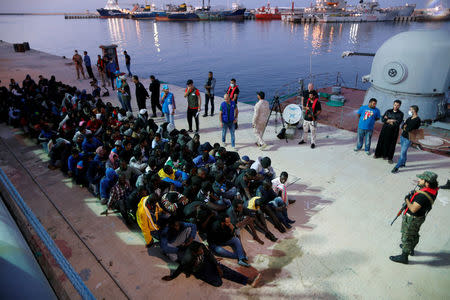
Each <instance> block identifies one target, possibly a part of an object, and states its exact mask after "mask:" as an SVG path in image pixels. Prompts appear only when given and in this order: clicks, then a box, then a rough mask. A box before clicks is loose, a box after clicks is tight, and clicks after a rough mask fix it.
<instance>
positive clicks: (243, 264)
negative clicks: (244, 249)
mask: <svg viewBox="0 0 450 300" xmlns="http://www.w3.org/2000/svg"><path fill="white" fill-rule="evenodd" d="M238 265H240V266H243V267H247V268H250V265H249V264H248V263H246V262H245V261H244V260H243V259H240V260H238Z"/></svg>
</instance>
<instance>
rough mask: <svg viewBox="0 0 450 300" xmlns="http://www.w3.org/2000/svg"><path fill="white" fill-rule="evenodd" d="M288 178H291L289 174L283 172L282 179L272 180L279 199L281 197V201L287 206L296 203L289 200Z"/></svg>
mask: <svg viewBox="0 0 450 300" xmlns="http://www.w3.org/2000/svg"><path fill="white" fill-rule="evenodd" d="M288 177H289V175H288V173H287V172H281V174H280V177H277V178H275V179H273V180H272V188H273V191H274V192H275V193H277V194H278V196H279V197H281V199H282V200H283V202H284V203H285V204H286V205H288V204H292V203H295V200H293V199H288V195H287V186H286V182H287V180H288Z"/></svg>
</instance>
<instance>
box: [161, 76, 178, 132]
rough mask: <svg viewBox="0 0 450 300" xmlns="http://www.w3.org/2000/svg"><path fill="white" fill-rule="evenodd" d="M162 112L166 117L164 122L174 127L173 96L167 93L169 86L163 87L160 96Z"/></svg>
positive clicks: (174, 107)
mask: <svg viewBox="0 0 450 300" xmlns="http://www.w3.org/2000/svg"><path fill="white" fill-rule="evenodd" d="M161 102H162V111H163V114H164V116H166V122H168V123H170V124H172V125H173V126H174V127H175V120H174V116H175V109H176V106H175V96H174V95H173V94H172V93H171V92H169V86H168V85H167V84H165V85H163V92H162V94H161Z"/></svg>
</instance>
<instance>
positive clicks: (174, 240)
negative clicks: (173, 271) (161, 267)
mask: <svg viewBox="0 0 450 300" xmlns="http://www.w3.org/2000/svg"><path fill="white" fill-rule="evenodd" d="M160 237H161V240H160V243H159V244H160V247H161V250H162V252H163V253H164V254H165V255H166V256H167V257H168V258H169V259H170V260H171V261H180V260H181V258H182V257H183V254H184V250H185V248H187V247H188V246H189V245H190V244H191V243H192V241H194V239H195V238H196V237H197V226H195V224H192V223H186V222H180V221H178V220H176V219H174V218H172V219H170V220H169V224H168V225H167V226H166V227H165V228H163V229H162V230H161V231H160Z"/></svg>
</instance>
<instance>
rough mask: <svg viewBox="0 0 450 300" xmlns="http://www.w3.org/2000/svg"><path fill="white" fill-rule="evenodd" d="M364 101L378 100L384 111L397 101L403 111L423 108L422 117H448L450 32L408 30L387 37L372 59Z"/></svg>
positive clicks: (428, 118) (431, 118)
mask: <svg viewBox="0 0 450 300" xmlns="http://www.w3.org/2000/svg"><path fill="white" fill-rule="evenodd" d="M369 81H370V82H371V84H372V85H371V87H370V88H369V89H368V90H367V93H366V96H365V98H364V103H368V102H369V100H370V99H371V98H375V99H377V100H378V104H377V107H378V108H379V109H380V111H381V112H382V113H383V112H384V111H385V110H386V109H389V108H392V103H393V101H394V100H396V99H399V100H401V101H402V108H401V109H402V110H403V112H407V111H408V108H409V106H411V105H417V106H418V107H419V117H420V118H421V119H422V120H436V119H440V118H442V117H445V116H446V113H447V99H446V96H445V95H446V93H447V92H448V91H449V89H450V32H448V31H440V30H435V31H408V32H403V33H400V34H397V35H395V36H394V37H392V38H390V39H389V40H387V41H386V42H385V43H384V44H383V45H382V46H381V47H380V48H379V49H378V51H377V53H376V54H375V57H374V59H373V62H372V70H371V72H370V76H369Z"/></svg>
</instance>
